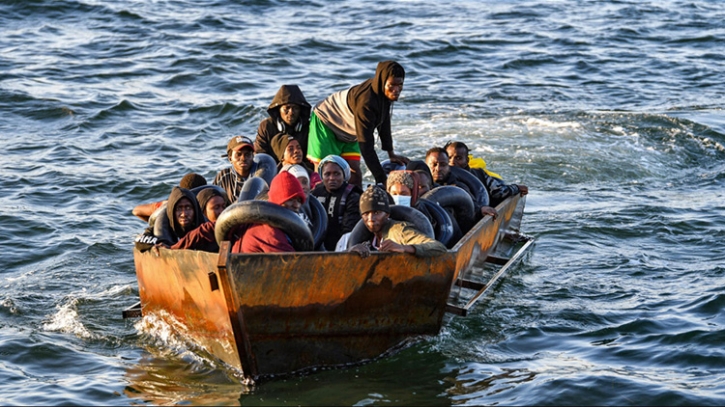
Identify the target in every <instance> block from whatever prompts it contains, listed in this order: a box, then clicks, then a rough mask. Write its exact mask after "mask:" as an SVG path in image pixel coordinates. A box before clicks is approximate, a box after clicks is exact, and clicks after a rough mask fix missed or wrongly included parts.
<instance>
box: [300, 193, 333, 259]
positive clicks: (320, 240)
mask: <svg viewBox="0 0 725 407" xmlns="http://www.w3.org/2000/svg"><path fill="white" fill-rule="evenodd" d="M302 210H303V211H304V212H305V214H306V215H307V217H309V218H310V220H311V221H312V238H313V240H314V242H315V250H320V249H321V247H322V245H323V244H325V234H326V233H327V212H326V211H325V207H324V206H322V204H321V203H320V201H319V200H317V197H316V196H314V195H312V194H310V195H308V196H307V200H306V201H305V204H304V205H302Z"/></svg>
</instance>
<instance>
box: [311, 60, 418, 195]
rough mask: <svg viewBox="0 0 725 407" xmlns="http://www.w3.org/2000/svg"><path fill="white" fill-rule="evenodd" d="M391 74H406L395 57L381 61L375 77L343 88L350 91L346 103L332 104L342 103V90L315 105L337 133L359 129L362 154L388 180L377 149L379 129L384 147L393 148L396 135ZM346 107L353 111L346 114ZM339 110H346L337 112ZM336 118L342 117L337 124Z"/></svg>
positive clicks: (381, 180) (381, 179) (382, 179)
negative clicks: (389, 90) (389, 95)
mask: <svg viewBox="0 0 725 407" xmlns="http://www.w3.org/2000/svg"><path fill="white" fill-rule="evenodd" d="M391 77H402V78H405V70H404V69H403V67H402V66H401V65H400V64H398V63H397V62H395V61H383V62H380V63H378V66H377V69H376V70H375V77H373V78H371V79H368V80H366V81H365V82H363V83H361V84H359V85H355V86H353V87H351V88H349V89H347V90H344V91H341V92H347V98H346V99H347V106H346V107H343V106H331V105H332V104H339V103H340V98H339V94H340V92H338V93H336V94H333V95H331V96H330V97H328V98H327V99H325V100H323V101H322V102H320V103H319V104H318V105H317V106H315V114H316V115H317V117H318V118H319V119H320V120H321V121H322V122H323V123H324V124H325V125H326V126H328V127H330V129H331V130H332V131H333V132H335V134H340V133H348V135H349V136H351V137H352V136H353V135H352V134H349V133H351V129H355V134H354V137H355V138H356V139H357V142H358V143H360V155H361V156H362V158H363V159H364V160H365V164H366V165H367V167H368V169H369V170H370V172H372V174H373V176H374V177H375V181H376V182H378V183H385V179H386V175H385V170H384V169H383V167H382V165H380V160H379V159H378V156H377V154H376V153H375V130H376V129H377V131H378V137H380V144H381V147H382V149H383V150H385V151H392V150H393V136H392V133H391V127H390V117H391V110H392V104H393V102H391V101H390V99H388V98H387V97H386V96H385V82H387V80H388V78H391ZM346 109H347V110H349V113H352V115H348V114H346V113H348V112H346ZM335 112H341V113H342V114H341V115H337V114H335ZM333 116H334V117H333ZM350 117H354V123H349V122H347V121H349V120H350ZM339 120H343V121H345V123H339ZM335 121H338V124H335Z"/></svg>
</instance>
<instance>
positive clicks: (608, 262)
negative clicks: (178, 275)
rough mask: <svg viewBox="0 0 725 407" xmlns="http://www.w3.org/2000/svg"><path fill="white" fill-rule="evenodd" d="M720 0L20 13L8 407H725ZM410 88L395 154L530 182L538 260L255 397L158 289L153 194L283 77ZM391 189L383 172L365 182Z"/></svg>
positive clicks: (241, 122)
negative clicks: (141, 240)
mask: <svg viewBox="0 0 725 407" xmlns="http://www.w3.org/2000/svg"><path fill="white" fill-rule="evenodd" d="M724 21H725V6H723V5H722V3H721V2H718V1H688V2H685V1H673V0H664V1H656V2H655V1H615V0H608V1H583V0H582V1H569V2H562V1H555V2H554V1H552V2H543V1H515V2H510V4H509V3H502V2H493V1H470V2H469V1H455V2H445V1H439V2H423V1H401V2H379V1H374V2H362V3H361V2H353V1H336V2H314V1H313V2H310V1H306V2H297V1H262V0H257V1H251V2H228V1H194V2H188V1H124V2H119V1H104V2H96V1H83V2H79V1H70V0H59V1H49V0H30V1H9V0H0V135H1V136H0V151H1V152H2V153H1V154H0V287H2V289H0V404H14V405H46V404H54V405H57V404H63V405H68V404H85V405H89V404H90V405H99V404H102V405H111V404H112V405H129V404H212V405H219V404H223V405H236V404H245V405H288V404H289V405H333V404H334V405H340V404H342V405H371V404H373V405H452V404H456V405H457V404H469V405H480V404H505V405H510V404H518V405H521V404H537V405H547V404H557V405H603V404H609V405H612V404H626V405H662V404H665V405H694V404H698V405H722V404H725V385H724V384H723V380H722V379H723V377H725V352H724V351H723V342H724V341H723V338H725V329H724V326H725V316H723V308H724V307H725V245H724V244H723V240H724V238H725V228H724V227H723V217H724V216H725V204H724V203H723V201H724V199H723V198H724V195H725V193H724V192H723V191H724V188H723V184H724V183H725V175H724V174H725V147H724V145H725V112H724V111H723V108H724V107H725V57H723V53H722V44H723V43H724V42H723V41H725V22H724ZM387 59H394V60H397V61H399V62H400V63H401V64H402V65H403V66H404V67H405V68H406V70H407V76H406V83H405V89H404V91H403V94H402V97H401V101H400V102H399V103H396V106H395V112H394V118H393V134H394V138H395V143H396V151H398V152H401V153H403V154H405V155H408V156H411V157H416V158H418V157H421V156H422V154H424V152H425V151H426V150H427V149H428V148H430V147H431V146H433V145H442V144H444V143H445V142H446V141H449V140H461V141H464V142H466V143H467V144H468V145H470V146H472V147H473V150H474V151H473V152H474V154H475V155H476V156H478V157H483V158H485V159H486V161H487V163H488V166H489V168H490V169H492V170H494V171H496V172H498V173H500V174H501V175H503V176H504V178H505V179H506V181H507V182H517V183H524V184H526V185H528V186H529V188H530V195H529V197H528V201H527V208H526V214H525V217H524V221H523V225H522V229H523V231H524V232H526V233H527V234H530V235H533V236H535V237H536V239H537V240H536V243H535V245H534V248H533V250H532V251H531V252H530V253H529V254H528V255H527V256H526V257H525V258H524V259H523V261H522V262H521V263H520V264H519V265H518V266H517V267H515V268H513V269H512V270H511V271H510V273H509V274H508V275H507V276H506V278H505V279H503V280H502V282H501V283H500V285H499V286H498V287H497V289H496V290H495V291H494V292H493V293H492V295H491V296H490V297H489V299H488V300H487V301H484V302H482V303H481V304H479V306H478V307H477V308H476V310H475V312H474V313H473V315H470V316H468V317H466V318H458V317H456V318H451V319H450V320H449V321H448V323H447V324H446V325H445V327H444V329H443V331H442V332H441V334H440V335H439V336H437V337H435V338H429V339H427V340H425V341H423V342H421V343H419V344H416V345H415V346H412V347H409V348H407V349H404V350H403V351H402V352H400V353H398V354H395V355H393V356H392V357H389V358H385V359H382V360H379V361H376V362H373V363H369V364H366V365H363V366H359V367H354V368H350V369H345V370H324V371H319V372H316V373H314V374H311V375H306V376H301V377H291V378H286V379H282V380H277V381H272V382H268V383H264V384H262V385H260V386H252V387H250V386H245V385H243V384H241V383H240V382H239V380H238V379H237V378H236V377H235V376H234V374H233V372H230V371H228V370H226V369H225V368H224V367H223V366H219V365H218V364H217V363H216V362H215V361H214V360H213V359H212V358H209V357H208V355H205V354H203V353H200V352H198V351H196V350H195V349H193V347H190V346H189V345H188V344H187V343H186V342H185V341H184V339H183V338H179V337H178V336H176V335H175V334H174V332H173V331H170V330H167V329H166V328H167V327H163V326H159V325H158V324H155V323H154V321H153V320H148V319H147V320H132V321H129V320H123V319H122V318H121V310H122V309H123V308H125V307H127V306H129V305H131V304H133V303H134V302H136V301H137V299H138V291H137V284H136V277H135V272H134V266H133V257H132V247H133V246H132V240H133V237H134V236H135V235H136V234H137V233H139V232H140V231H141V230H142V228H143V227H144V224H143V223H142V222H141V221H140V220H138V219H136V218H135V217H133V216H132V215H131V209H132V208H133V207H134V206H135V205H136V204H138V203H143V202H150V201H155V200H160V199H163V198H164V197H165V196H167V195H168V193H169V191H170V189H171V187H172V186H173V185H174V184H176V183H177V182H178V180H179V179H180V178H181V177H182V176H183V175H184V174H186V173H187V172H190V171H196V172H199V173H201V174H203V175H204V176H206V177H207V178H208V179H212V178H213V176H214V175H215V174H216V172H217V171H218V170H220V169H222V168H224V166H225V165H226V163H225V162H224V160H223V159H221V158H219V155H220V154H223V153H224V151H225V146H226V141H227V140H228V139H229V137H231V136H232V135H236V134H244V135H248V136H253V135H254V132H255V130H256V127H257V125H258V123H259V121H260V120H262V119H263V118H264V117H265V115H266V107H267V105H268V104H269V103H270V101H271V99H272V97H273V96H274V93H275V92H276V90H277V89H278V88H279V86H280V85H282V84H287V83H296V84H298V85H299V86H300V87H301V88H302V90H303V92H304V93H305V96H306V97H307V99H308V100H309V101H310V102H311V103H316V102H317V101H319V100H320V99H322V98H324V97H325V96H327V95H328V94H330V93H332V92H334V91H336V90H340V89H343V88H345V87H348V86H350V85H353V84H356V83H359V82H360V81H362V80H364V79H366V78H368V77H371V76H372V75H373V73H374V69H375V65H376V64H377V62H378V61H382V60H387ZM371 180H372V178H371V177H370V175H369V174H367V178H366V181H371Z"/></svg>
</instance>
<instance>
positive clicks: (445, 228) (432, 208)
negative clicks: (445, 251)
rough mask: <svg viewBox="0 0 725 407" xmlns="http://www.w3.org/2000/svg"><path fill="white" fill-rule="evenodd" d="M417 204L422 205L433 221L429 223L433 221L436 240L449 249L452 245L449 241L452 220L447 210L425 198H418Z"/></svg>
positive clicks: (451, 237) (451, 235) (451, 236)
mask: <svg viewBox="0 0 725 407" xmlns="http://www.w3.org/2000/svg"><path fill="white" fill-rule="evenodd" d="M418 205H419V206H422V207H424V208H425V209H426V211H427V212H428V213H429V214H430V216H431V218H433V220H434V221H435V222H431V223H435V226H434V227H433V231H434V232H435V236H436V240H437V241H439V242H441V243H443V244H444V245H445V246H446V247H448V248H449V249H450V247H452V246H453V245H452V244H451V243H453V242H451V239H453V221H452V220H451V217H450V215H448V212H446V210H445V209H443V207H442V206H440V205H438V204H437V203H435V202H431V201H429V200H427V199H419V200H418ZM449 245H450V247H449Z"/></svg>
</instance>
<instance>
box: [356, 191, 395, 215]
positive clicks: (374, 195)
mask: <svg viewBox="0 0 725 407" xmlns="http://www.w3.org/2000/svg"><path fill="white" fill-rule="evenodd" d="M370 211H383V212H387V213H390V204H389V203H388V193H387V192H385V191H383V189H382V188H380V187H379V186H377V185H370V186H368V189H366V190H365V192H363V193H362V195H360V214H364V213H366V212H370Z"/></svg>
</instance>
